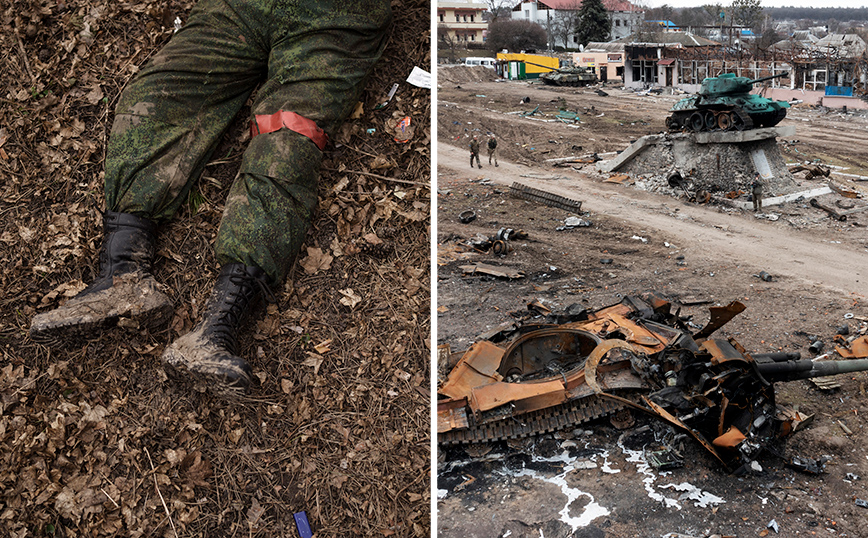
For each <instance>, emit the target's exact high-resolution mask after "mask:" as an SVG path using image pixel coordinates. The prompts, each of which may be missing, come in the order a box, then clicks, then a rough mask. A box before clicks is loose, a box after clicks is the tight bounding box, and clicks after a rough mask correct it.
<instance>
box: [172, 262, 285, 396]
mask: <svg viewBox="0 0 868 538" xmlns="http://www.w3.org/2000/svg"><path fill="white" fill-rule="evenodd" d="M263 294H264V295H265V297H266V299H267V300H269V301H272V302H273V301H274V295H273V294H272V293H271V290H270V289H269V288H268V285H267V284H266V277H265V272H264V271H263V270H262V269H260V268H258V267H252V266H246V265H244V264H243V263H230V264H227V265H224V266H223V267H222V268H221V270H220V276H218V277H217V282H216V283H215V284H214V289H213V290H212V291H211V296H210V298H209V299H208V303H207V304H206V305H205V310H204V311H203V312H202V314H201V317H200V318H199V322H198V323H197V324H196V326H195V327H193V330H192V331H190V332H189V333H187V334H185V335H184V336H181V337H180V338H178V339H177V340H175V341H174V342H173V343H172V345H170V346H169V347H167V348H166V350H165V351H164V352H163V362H165V363H166V365H168V366H169V368H170V371H171V372H173V373H175V374H183V373H184V372H185V371H186V372H187V373H190V374H192V375H193V377H194V378H199V379H201V380H203V381H205V383H206V386H207V387H208V388H209V389H211V390H214V391H215V392H218V393H229V394H231V393H240V392H243V391H245V390H246V389H247V388H248V387H249V386H250V384H251V382H252V381H253V373H252V370H251V369H250V365H249V364H247V361H245V360H244V359H242V358H241V357H239V356H238V326H239V325H240V323H241V319H242V317H243V315H244V314H245V312H247V310H248V308H249V306H250V303H251V302H252V301H253V300H254V299H256V298H257V297H259V296H260V295H263Z"/></svg>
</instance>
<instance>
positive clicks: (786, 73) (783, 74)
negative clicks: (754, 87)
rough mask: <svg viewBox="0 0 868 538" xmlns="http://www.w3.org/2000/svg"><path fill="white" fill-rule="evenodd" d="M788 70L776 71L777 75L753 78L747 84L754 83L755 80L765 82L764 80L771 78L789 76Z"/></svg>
mask: <svg viewBox="0 0 868 538" xmlns="http://www.w3.org/2000/svg"><path fill="white" fill-rule="evenodd" d="M789 74H790V73H789V71H784V72H783V73H778V74H777V75H769V76H767V77H760V78H754V79H751V80H749V81H748V84H756V83H757V82H765V81H766V80H771V79H773V78H781V77H786V76H789Z"/></svg>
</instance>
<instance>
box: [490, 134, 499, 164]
mask: <svg viewBox="0 0 868 538" xmlns="http://www.w3.org/2000/svg"><path fill="white" fill-rule="evenodd" d="M492 157H494V166H500V165H499V164H497V139H496V138H494V135H491V136H490V137H489V138H488V164H491V158H492Z"/></svg>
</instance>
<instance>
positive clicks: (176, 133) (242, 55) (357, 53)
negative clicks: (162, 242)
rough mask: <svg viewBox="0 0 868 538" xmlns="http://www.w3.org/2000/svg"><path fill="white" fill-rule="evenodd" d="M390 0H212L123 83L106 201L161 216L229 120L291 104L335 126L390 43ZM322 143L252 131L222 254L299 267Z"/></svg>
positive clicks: (275, 271) (280, 273)
mask: <svg viewBox="0 0 868 538" xmlns="http://www.w3.org/2000/svg"><path fill="white" fill-rule="evenodd" d="M390 20H391V10H390V3H389V0H361V1H354V2H336V1H316V2H309V1H308V2H305V1H302V0H292V1H289V0H202V1H200V2H199V4H198V5H197V6H196V7H195V8H194V9H193V11H192V12H191V14H190V18H189V21H188V22H187V24H186V25H185V26H184V27H183V28H182V29H181V30H180V31H178V32H177V33H176V34H175V35H174V36H173V37H172V39H171V40H170V41H169V43H168V44H167V45H166V46H165V47H164V48H163V49H162V50H161V51H160V52H159V53H158V54H157V55H155V56H154V57H153V58H152V59H151V60H149V61H148V63H147V64H146V65H145V66H144V67H143V68H142V70H141V71H140V72H139V73H138V74H137V75H136V77H135V78H134V80H133V81H132V82H131V83H130V84H129V85H128V86H127V87H126V89H125V90H124V91H123V93H122V95H121V98H120V101H119V102H118V106H117V109H116V115H115V120H114V124H113V126H112V130H111V136H110V139H109V144H108V149H107V155H106V164H105V183H106V206H107V209H108V210H110V211H119V212H124V213H133V214H135V215H138V216H142V217H146V218H150V219H153V220H156V221H158V222H159V221H164V220H166V219H168V218H170V217H171V216H172V215H174V214H175V212H176V211H177V210H178V208H179V207H180V206H181V204H182V203H183V202H184V200H186V198H187V196H188V194H189V191H190V189H191V188H192V186H193V184H194V183H195V182H196V181H197V180H198V178H199V176H200V175H201V173H202V171H203V169H204V167H205V165H206V164H207V162H208V161H209V159H210V157H211V154H212V153H213V151H214V149H215V148H216V146H217V143H218V142H219V140H220V137H221V136H222V134H223V132H224V131H225V130H226V129H227V128H228V126H229V125H230V124H231V123H232V121H233V119H234V117H235V116H236V115H237V114H238V112H239V110H240V109H241V107H242V106H243V105H244V104H245V102H246V101H247V99H248V98H249V97H250V95H251V94H252V92H253V91H254V90H255V89H257V88H258V90H257V92H256V97H255V100H254V103H253V114H254V116H258V115H273V114H277V113H281V111H290V112H294V113H296V114H299V115H301V116H303V117H304V118H307V119H309V120H313V121H314V122H316V125H317V126H319V127H320V128H322V129H323V130H324V131H325V132H326V133H327V134H329V135H331V134H333V133H334V132H335V131H336V130H337V129H338V128H339V127H340V124H341V122H342V121H343V120H344V119H345V118H346V117H347V116H348V115H349V114H350V113H351V112H352V110H353V108H354V106H355V104H356V101H357V100H358V98H359V95H360V93H361V91H362V89H363V86H364V81H365V78H366V76H367V75H368V73H370V71H371V68H372V67H373V65H374V63H375V62H376V61H377V60H378V59H379V57H380V55H381V54H382V51H383V48H384V46H385V41H386V39H385V37H386V28H387V26H388V24H389V22H390ZM321 160H322V151H321V150H320V148H319V147H318V146H317V145H316V144H315V143H314V142H313V141H312V140H311V138H308V137H307V136H305V135H302V134H299V133H298V132H295V131H294V130H290V129H287V128H282V129H279V130H276V131H273V132H268V133H263V134H257V135H256V136H254V137H253V138H252V140H251V141H250V144H249V146H248V147H247V149H246V151H245V152H244V156H243V159H242V163H241V168H240V169H239V172H238V175H237V176H236V178H235V181H234V183H233V184H232V186H231V188H230V191H229V195H228V198H227V200H226V206H225V211H224V214H223V218H222V221H221V224H220V230H219V232H218V236H217V241H216V244H215V251H216V255H217V260H218V262H220V263H221V264H225V263H232V262H241V263H244V264H246V265H253V266H257V267H260V268H262V269H263V270H264V271H265V272H266V274H267V275H268V277H269V280H270V283H271V284H272V285H276V284H279V283H281V282H282V281H283V279H284V278H285V276H286V274H287V272H288V271H289V269H290V264H291V262H292V259H293V257H294V256H295V254H296V253H297V252H298V250H299V248H300V247H301V244H302V242H303V240H304V236H305V232H306V230H307V228H308V226H309V223H310V217H311V213H312V211H313V209H314V207H315V205H316V200H317V194H316V189H317V180H318V176H319V166H320V162H321Z"/></svg>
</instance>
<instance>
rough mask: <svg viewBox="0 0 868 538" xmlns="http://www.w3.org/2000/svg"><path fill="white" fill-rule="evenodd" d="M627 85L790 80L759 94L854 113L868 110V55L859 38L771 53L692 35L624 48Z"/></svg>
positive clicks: (792, 45)
mask: <svg viewBox="0 0 868 538" xmlns="http://www.w3.org/2000/svg"><path fill="white" fill-rule="evenodd" d="M624 50H625V65H624V84H625V86H626V87H628V88H635V89H641V88H644V87H648V86H651V85H656V86H666V87H675V88H679V89H682V90H684V91H686V92H696V91H697V90H698V89H699V85H700V83H701V82H702V80H703V79H704V78H706V77H713V76H717V75H719V74H721V73H734V74H736V75H737V76H744V77H748V78H763V77H767V76H771V75H781V74H786V75H785V76H783V77H781V78H778V79H774V80H771V81H769V82H767V83H765V84H764V85H763V87H762V88H760V89H758V91H761V92H762V93H763V95H765V96H766V97H769V98H772V99H779V100H786V101H789V100H793V99H796V100H799V101H803V102H805V103H808V104H814V105H822V106H827V107H834V108H841V107H848V108H852V109H859V108H868V102H866V101H865V100H864V98H865V97H866V96H868V87H866V83H868V55H866V44H865V41H864V40H863V39H862V38H861V37H859V36H858V35H856V34H830V35H828V36H826V37H824V38H822V39H820V40H817V41H810V40H808V41H801V40H797V39H795V38H789V39H786V40H783V41H780V42H778V43H776V44H774V45H773V46H772V47H769V48H768V49H760V48H758V47H756V48H753V49H748V48H742V47H733V46H727V45H723V44H720V43H717V42H714V41H710V40H708V39H705V38H702V37H699V36H696V35H693V34H690V33H688V32H682V33H666V34H660V35H659V36H655V38H654V40H653V41H651V42H632V43H625V48H624Z"/></svg>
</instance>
